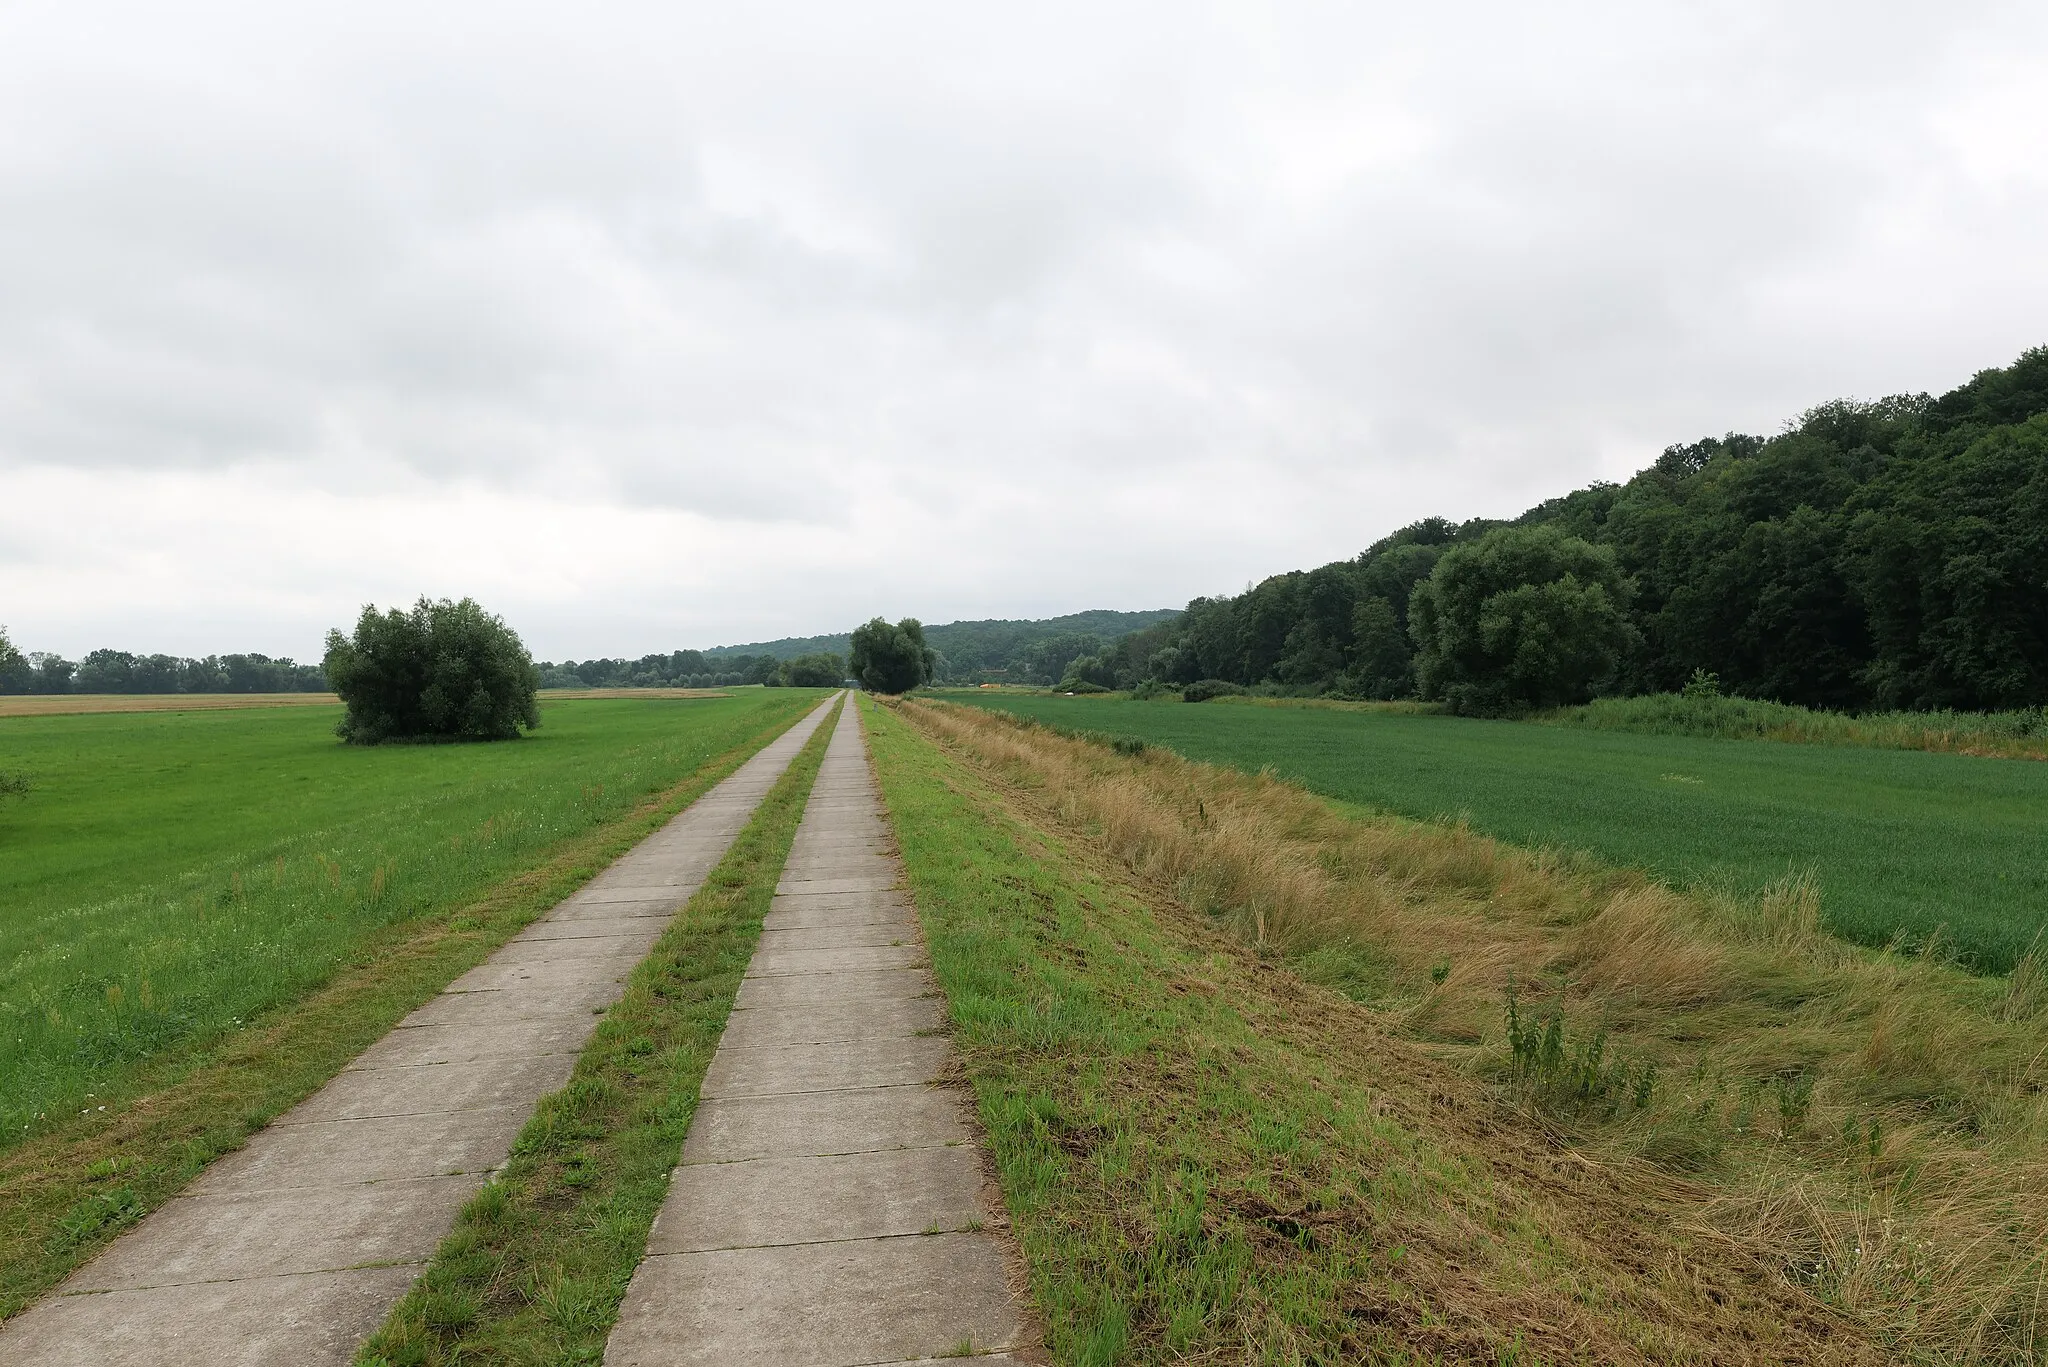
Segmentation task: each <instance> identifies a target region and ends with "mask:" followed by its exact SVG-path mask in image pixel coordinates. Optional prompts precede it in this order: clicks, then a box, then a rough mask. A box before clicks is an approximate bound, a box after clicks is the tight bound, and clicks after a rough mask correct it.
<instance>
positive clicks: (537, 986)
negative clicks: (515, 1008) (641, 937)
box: [447, 936, 654, 992]
mask: <svg viewBox="0 0 2048 1367" xmlns="http://www.w3.org/2000/svg"><path fill="white" fill-rule="evenodd" d="M546 943H550V944H559V943H568V944H573V943H575V942H574V941H547V942H546ZM653 947H654V938H653V937H652V936H649V937H648V941H647V948H648V949H652V948H653ZM646 957H647V952H646V950H645V949H643V950H642V951H641V952H640V953H638V954H610V955H607V956H605V957H603V958H591V959H564V960H562V961H560V962H559V963H505V964H501V963H497V962H492V963H487V964H478V965H477V966H476V967H475V968H472V969H471V970H469V972H467V973H465V974H463V975H462V976H461V977H459V978H457V979H456V980H455V981H454V982H452V983H449V984H448V989H447V990H448V991H450V992H511V991H529V990H545V991H555V990H558V989H568V988H574V987H588V986H590V985H591V984H593V983H623V982H625V980H626V978H627V976H628V975H630V974H631V973H632V971H633V965H635V964H637V963H639V962H640V961H641V960H642V959H644V958H646Z"/></svg>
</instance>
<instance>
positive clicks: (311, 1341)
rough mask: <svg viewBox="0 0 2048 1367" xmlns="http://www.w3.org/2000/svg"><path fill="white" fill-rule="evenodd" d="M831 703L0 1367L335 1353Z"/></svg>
mask: <svg viewBox="0 0 2048 1367" xmlns="http://www.w3.org/2000/svg"><path fill="white" fill-rule="evenodd" d="M827 706H829V703H828V704H827ZM825 711H826V707H820V708H819V709H818V710H817V711H815V712H813V713H811V714H810V716H808V717H806V718H805V719H804V720H802V721H800V722H798V723H797V724H796V725H795V726H794V727H792V728H791V729H790V730H788V731H786V732H784V733H783V734H782V735H781V736H779V737H777V738H776V739H775V740H774V741H772V742H770V743H769V744H768V745H767V746H766V747H765V748H763V749H762V750H761V751H760V752H759V753H758V754H756V755H755V756H754V757H753V758H752V759H749V760H748V761H747V762H746V763H745V764H744V765H742V766H741V767H740V769H739V770H738V771H737V772H735V773H734V774H732V775H731V776H730V777H729V778H727V779H726V780H725V781H724V782H723V783H720V784H719V785H718V786H717V787H715V788H713V789H712V790H711V791H710V792H708V793H706V794H704V795H703V796H702V797H700V798H698V799H697V800H696V801H695V802H694V803H692V804H690V806H689V807H688V808H687V809H686V810H685V811H683V812H682V813H681V814H680V815H678V816H677V817H676V818H675V819H674V820H673V821H671V822H669V823H668V824H667V825H666V826H664V827H662V829H661V830H659V831H658V832H656V833H655V834H654V835H652V836H650V837H648V838H647V839H646V840H645V841H643V842H641V844H640V845H638V846H637V847H635V848H634V849H633V850H632V852H631V853H629V854H627V855H626V856H625V857H624V858H622V859H620V860H619V861H618V862H617V863H615V864H613V865H612V866H611V867H610V868H608V869H606V870H605V871H604V872H603V873H602V874H600V875H599V876H598V877H597V878H595V879H594V880H592V881H591V882H590V883H589V884H587V885H586V886H585V887H584V888H583V889H582V890H581V891H580V892H578V893H577V894H576V895H575V896H574V897H571V898H570V899H569V900H568V901H566V902H564V903H562V904H561V905H560V906H558V907H556V908H555V909H554V910H553V911H552V912H550V913H549V914H548V915H547V916H546V917H545V918H544V919H542V920H540V921H537V922H535V923H534V924H533V925H532V926H529V927H528V928H527V929H526V930H525V931H523V932H521V933H520V934H519V935H518V936H517V937H516V938H514V939H513V940H511V941H509V942H507V943H506V944H505V945H504V947H503V948H501V949H499V950H498V952H497V953H495V954H493V955H492V956H491V957H490V958H489V959H488V960H486V961H485V962H484V963H483V964H481V965H479V966H478V967H477V968H475V969H472V970H471V971H470V972H468V973H466V974H464V975H463V976H462V977H460V978H458V979H456V980H455V981H454V982H453V983H451V984H450V985H449V987H448V990H447V991H446V992H444V993H442V994H441V995H440V996H438V997H436V998H435V999H434V1000H433V1001H431V1002H429V1003H427V1004H426V1005H425V1006H423V1007H421V1008H420V1009H419V1010H418V1011H415V1012H414V1013H413V1014H412V1015H410V1016H408V1017H407V1018H406V1019H405V1020H403V1021H402V1022H400V1023H399V1026H398V1028H397V1029H394V1030H393V1031H392V1032H391V1033H390V1034H388V1035H386V1036H385V1037H384V1038H383V1039H381V1040H379V1041H378V1042H377V1043H376V1044H374V1045H372V1046H370V1048H369V1049H367V1050H365V1051H364V1052H363V1053H362V1054H361V1055H360V1056H358V1057H357V1058H356V1060H355V1061H354V1062H353V1063H351V1064H350V1065H349V1066H348V1067H347V1069H345V1070H344V1071H343V1072H341V1073H339V1074H338V1075H336V1077H335V1078H334V1080H333V1081H332V1082H329V1083H328V1084H327V1085H326V1086H325V1087H323V1088H321V1089H320V1091H318V1092H316V1093H315V1094H314V1095H313V1096H311V1097H309V1098H308V1099H307V1100H305V1101H304V1102H302V1103H301V1104H300V1105H299V1106H297V1107H296V1108H294V1109H293V1110H291V1111H289V1112H287V1113H286V1114H285V1115H284V1116H282V1117H280V1118H279V1119H278V1120H276V1121H274V1122H273V1123H272V1124H271V1125H270V1126H269V1127H268V1128H266V1129H264V1130H262V1131H260V1132H259V1133H258V1134H256V1135H255V1136H254V1137H253V1138H251V1139H250V1141H249V1143H248V1145H247V1146H246V1147H244V1148H243V1149H241V1150H240V1151H239V1152H237V1153H233V1154H230V1155H228V1156H227V1157H225V1158H222V1159H221V1160H220V1161H219V1162H217V1163H215V1164H214V1165H213V1166H212V1167H210V1168H208V1169H207V1170H206V1171H205V1172H204V1173H202V1174H201V1175H200V1176H199V1178H198V1180H197V1181H195V1182H193V1183H192V1185H191V1186H190V1187H188V1188H187V1189H186V1190H185V1192H184V1193H183V1194H182V1195H180V1196H178V1197H177V1198H175V1199H174V1200H172V1201H170V1202H169V1203H168V1204H166V1205H165V1206H164V1207H163V1208H162V1209H160V1210H158V1211H157V1212H156V1213H155V1214H153V1215H151V1216H150V1217H149V1218H148V1219H146V1220H144V1221H143V1222H142V1223H141V1224H139V1225H137V1226H136V1227H135V1228H134V1229H133V1230H131V1231H129V1232H128V1233H127V1234H125V1235H123V1236H122V1237H121V1238H119V1239H117V1240H115V1241H114V1242H113V1243H112V1244H110V1245H109V1246H108V1247H107V1248H106V1250H105V1251H104V1252H102V1253H101V1254H100V1255H99V1257H97V1258H95V1259H94V1260H93V1261H92V1262H91V1263H89V1264H87V1265H86V1266H85V1267H82V1268H80V1269H79V1270H78V1271H77V1272H76V1273H74V1274H73V1275H72V1276H71V1278H70V1279H69V1280H68V1281H66V1282H65V1283H64V1284H63V1285H62V1286H61V1287H59V1288H58V1289H57V1292H56V1294H54V1295H52V1296H50V1297H49V1298H48V1299H46V1300H45V1301H43V1302H42V1303H41V1304H39V1305H36V1306H34V1307H32V1308H31V1309H29V1310H28V1311H26V1312H24V1313H23V1314H21V1315H19V1316H17V1317H16V1318H15V1319H13V1320H11V1321H9V1322H8V1323H7V1324H5V1325H0V1363H5V1364H6V1367H60V1364H61V1367H73V1365H74V1364H75V1365H76V1367H87V1364H91V1367H105V1365H107V1364H116V1363H118V1364H121V1367H145V1365H146V1367H184V1365H185V1364H192V1367H202V1365H203V1367H228V1365H229V1364H243V1363H246V1364H250V1367H259V1365H260V1367H284V1364H290V1367H314V1365H316V1364H323V1363H334V1364H341V1363H346V1362H347V1361H348V1360H349V1358H350V1356H351V1355H352V1354H353V1353H354V1352H355V1348H356V1345H357V1344H359V1343H360V1342H361V1341H362V1340H363V1338H364V1337H365V1336H367V1335H368V1334H369V1332H370V1331H371V1330H372V1329H374V1328H376V1327H377V1325H378V1324H380V1323H382V1322H383V1319H384V1316H385V1314H386V1313H387V1312H388V1311H389V1310H390V1308H391V1306H392V1305H393V1304H394V1303H395V1302H396V1301H397V1300H398V1298H399V1297H400V1296H402V1295H403V1294H404V1293H405V1292H406V1290H407V1289H408V1288H409V1287H410V1286H411V1285H412V1283H413V1280H414V1278H416V1277H417V1276H418V1275H419V1272H420V1267H421V1264H422V1263H424V1262H425V1261H426V1259H427V1258H428V1257H429V1256H430V1255H431V1254H432V1253H433V1251H434V1248H435V1246H436V1245H437V1244H438V1243H439V1242H440V1241H441V1238H442V1236H443V1235H445V1234H446V1233H447V1232H448V1229H449V1226H450V1225H451V1224H452V1223H453V1221H454V1219H455V1215H456V1213H457V1211H458V1210H459V1209H460V1208H461V1206H462V1203H463V1202H464V1201H466V1200H468V1199H469V1197H470V1195H471V1194H472V1193H473V1192H474V1191H475V1190H476V1189H477V1188H478V1187H479V1186H480V1185H482V1183H483V1181H484V1179H485V1178H486V1177H488V1176H489V1175H490V1173H491V1172H493V1171H494V1170H495V1169H497V1168H498V1167H499V1166H501V1165H502V1164H503V1163H504V1161H505V1159H506V1156H507V1155H508V1154H509V1152H510V1151H511V1145H512V1140H513V1138H514V1137H515V1136H516V1135H517V1134H518V1133H519V1130H520V1127H521V1126H523V1125H524V1124H525V1123H526V1121H527V1118H528V1117H529V1116H530V1115H531V1114H532V1113H533V1107H534V1103H535V1102H537V1101H539V1099H540V1098H541V1097H542V1096H544V1095H546V1094H547V1093H548V1092H551V1091H554V1090H555V1089H557V1088H559V1087H561V1086H562V1084H563V1083H565V1082H567V1081H568V1078H569V1071H570V1069H571V1068H572V1067H573V1066H574V1064H575V1062H576V1055H577V1053H578V1052H579V1051H580V1050H581V1049H582V1048H583V1046H584V1044H585V1042H586V1041H588V1040H589V1038H590V1036H591V1033H592V1032H593V1031H594V1030H595V1029H596V1028H597V1020H598V1017H599V1016H601V1015H602V1014H603V1013H604V1011H605V1009H606V1008H607V1007H609V1006H610V1005H611V1004H612V1003H613V1002H614V1001H617V1000H618V998H619V995H620V993H621V992H623V991H624V986H623V983H624V979H625V977H626V974H627V973H628V971H629V970H631V968H632V967H633V965H634V964H636V963H638V962H639V961H640V959H642V958H643V957H645V956H646V954H647V952H648V950H649V949H651V948H652V947H653V945H654V942H655V940H656V939H657V938H659V937H660V935H661V932H662V930H663V929H664V928H665V927H666V926H667V924H668V922H669V920H670V918H671V917H672V916H673V915H674V914H675V911H676V909H677V908H678V907H679V906H681V905H682V903H683V902H685V901H687V900H688V899H689V896H690V894H691V893H692V892H694V891H695V890H696V888H697V886H698V885H699V884H700V883H702V882H703V881H704V878H705V877H706V875H708V874H709V873H710V872H711V870H712V869H713V868H715V867H716V866H717V864H718V861H719V860H720V859H721V858H723V857H724V854H725V851H726V849H727V847H728V846H730V845H731V844H732V842H733V839H734V838H735V837H736V836H738V834H739V833H740V831H741V829H742V828H744V827H745V826H746V824H747V821H748V819H749V818H750V817H751V816H752V815H753V812H754V809H755V807H757V806H758V805H759V804H760V801H761V799H762V798H763V797H764V796H766V795H767V792H768V790H769V789H770V788H771V787H773V786H774V784H775V781H776V779H778V778H780V777H781V776H782V773H783V771H784V770H785V769H787V768H788V767H789V763H790V761H791V760H792V759H794V758H795V757H796V752H797V751H798V750H799V749H801V748H802V747H803V744H804V742H805V741H806V740H808V739H809V738H810V736H811V734H812V733H813V732H814V731H816V730H817V727H818V724H819V723H820V722H821V721H822V720H823V719H824V715H825Z"/></svg>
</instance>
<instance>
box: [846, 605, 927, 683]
mask: <svg viewBox="0 0 2048 1367" xmlns="http://www.w3.org/2000/svg"><path fill="white" fill-rule="evenodd" d="M848 664H849V665H850V666H851V667H852V669H853V673H854V677H855V678H857V679H859V680H860V683H861V687H862V688H865V689H867V690H868V691H869V692H871V693H908V692H909V691H910V690H911V689H913V688H916V687H917V686H918V685H920V684H922V683H925V682H927V681H928V680H929V679H930V678H931V677H932V673H933V671H934V670H935V669H936V668H937V665H938V652H937V651H935V650H933V649H932V648H931V647H930V646H928V645H926V644H925V639H924V626H923V624H922V623H920V622H919V621H918V620H917V619H916V618H915V617H906V618H904V619H903V620H902V621H900V622H898V623H896V624H895V625H894V626H891V625H889V623H888V622H886V621H884V620H883V619H882V618H880V617H876V618H874V619H872V620H871V621H869V622H868V623H866V624H865V625H864V626H861V627H859V628H856V629H855V631H854V633H853V640H852V652H851V654H850V656H849V658H848Z"/></svg>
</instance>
